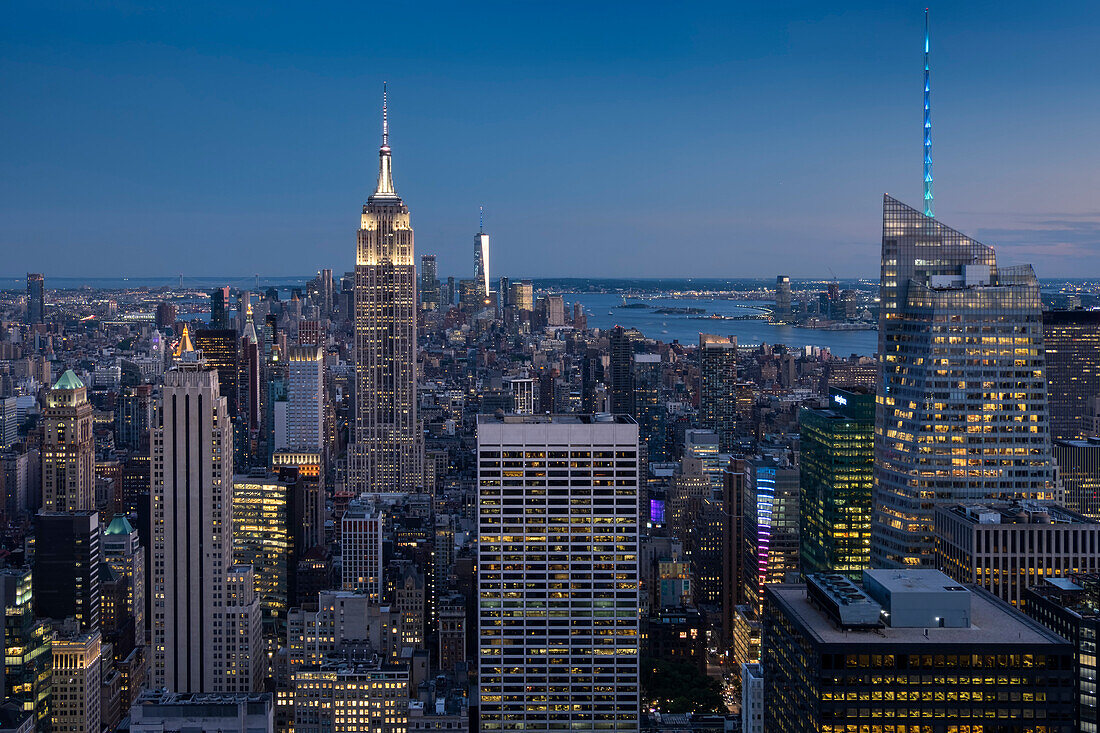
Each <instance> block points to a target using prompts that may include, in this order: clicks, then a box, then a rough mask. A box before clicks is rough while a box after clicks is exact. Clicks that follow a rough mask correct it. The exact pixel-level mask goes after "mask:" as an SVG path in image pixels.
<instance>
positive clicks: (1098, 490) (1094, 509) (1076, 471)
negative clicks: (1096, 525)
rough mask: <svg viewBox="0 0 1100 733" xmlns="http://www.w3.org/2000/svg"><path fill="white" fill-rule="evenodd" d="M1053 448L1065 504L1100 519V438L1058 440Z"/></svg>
mask: <svg viewBox="0 0 1100 733" xmlns="http://www.w3.org/2000/svg"><path fill="white" fill-rule="evenodd" d="M1052 449H1053V452H1054V462H1055V463H1056V464H1057V465H1058V481H1059V483H1060V484H1061V486H1062V490H1063V492H1064V496H1065V499H1064V501H1065V505H1066V506H1067V507H1069V508H1070V509H1072V510H1073V511H1075V512H1080V513H1081V514H1084V515H1085V516H1086V517H1091V518H1092V519H1100V439H1097V438H1089V439H1087V440H1056V441H1054V443H1053V445H1052Z"/></svg>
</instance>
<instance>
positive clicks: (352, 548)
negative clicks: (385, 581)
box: [340, 500, 384, 602]
mask: <svg viewBox="0 0 1100 733" xmlns="http://www.w3.org/2000/svg"><path fill="white" fill-rule="evenodd" d="M383 524H384V514H383V512H382V511H381V510H380V509H376V508H375V507H373V506H370V505H369V504H368V503H367V502H366V501H359V500H357V501H353V502H351V503H350V504H348V508H347V511H345V512H344V516H343V518H342V519H341V520H340V545H341V547H342V549H343V555H342V563H341V568H342V573H343V576H342V579H341V587H342V588H343V589H344V590H352V591H362V592H363V593H365V594H366V595H367V597H368V598H370V600H372V601H374V602H380V601H381V600H382V528H383Z"/></svg>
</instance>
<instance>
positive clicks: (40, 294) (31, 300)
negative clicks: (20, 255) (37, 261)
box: [27, 272, 46, 326]
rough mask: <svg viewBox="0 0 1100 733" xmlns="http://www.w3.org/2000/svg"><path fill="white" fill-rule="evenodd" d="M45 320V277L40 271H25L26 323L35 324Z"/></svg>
mask: <svg viewBox="0 0 1100 733" xmlns="http://www.w3.org/2000/svg"><path fill="white" fill-rule="evenodd" d="M45 320H46V279H45V278H44V277H42V275H41V273H37V272H28V273H27V323H29V324H30V325H32V326H33V325H35V324H36V323H43V322H44V321H45Z"/></svg>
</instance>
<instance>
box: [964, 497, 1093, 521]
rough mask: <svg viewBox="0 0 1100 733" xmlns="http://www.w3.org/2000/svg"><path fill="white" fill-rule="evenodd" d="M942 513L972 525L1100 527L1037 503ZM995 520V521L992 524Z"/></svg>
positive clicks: (1061, 509) (1055, 506) (972, 506)
mask: <svg viewBox="0 0 1100 733" xmlns="http://www.w3.org/2000/svg"><path fill="white" fill-rule="evenodd" d="M942 511H945V512H947V513H948V514H951V515H952V516H955V517H957V518H959V519H961V520H963V521H964V522H968V523H970V524H988V525H990V526H991V527H996V526H998V525H1003V524H1044V525H1045V524H1100V522H1097V521H1096V520H1095V519H1092V518H1091V517H1086V516H1085V515H1084V514H1079V513H1077V512H1075V511H1073V510H1072V509H1068V508H1066V507H1064V506H1062V505H1060V504H1050V503H1045V502H1036V501H1020V502H1013V503H1007V502H986V503H983V504H953V505H951V506H948V507H943V508H942ZM990 520H992V521H990Z"/></svg>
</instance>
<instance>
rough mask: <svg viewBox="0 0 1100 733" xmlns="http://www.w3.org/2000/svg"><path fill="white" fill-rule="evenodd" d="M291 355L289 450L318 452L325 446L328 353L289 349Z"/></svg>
mask: <svg viewBox="0 0 1100 733" xmlns="http://www.w3.org/2000/svg"><path fill="white" fill-rule="evenodd" d="M287 352H288V353H287V355H286V361H287V365H288V366H287V370H288V373H287V391H286V394H287V412H286V422H287V425H286V442H287V447H288V448H291V449H292V450H313V451H318V450H320V449H321V446H322V445H324V416H325V352H324V350H323V349H322V348H321V347H320V346H289V347H287Z"/></svg>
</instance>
